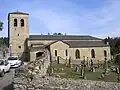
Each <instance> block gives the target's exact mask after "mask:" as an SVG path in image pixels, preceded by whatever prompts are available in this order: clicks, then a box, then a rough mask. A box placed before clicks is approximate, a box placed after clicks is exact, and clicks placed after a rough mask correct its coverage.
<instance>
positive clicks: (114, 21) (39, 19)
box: [0, 0, 120, 38]
mask: <svg viewBox="0 0 120 90" xmlns="http://www.w3.org/2000/svg"><path fill="white" fill-rule="evenodd" d="M1 3H2V4H1V5H0V20H2V21H3V22H4V29H3V31H2V32H0V37H1V36H7V30H8V27H7V14H8V13H9V12H14V11H23V12H28V13H29V14H30V15H29V32H30V34H47V33H51V34H52V33H54V32H61V33H63V34H64V33H66V34H77V35H92V36H97V37H101V38H103V37H107V36H111V37H116V36H120V34H119V33H120V11H119V8H120V0H1Z"/></svg>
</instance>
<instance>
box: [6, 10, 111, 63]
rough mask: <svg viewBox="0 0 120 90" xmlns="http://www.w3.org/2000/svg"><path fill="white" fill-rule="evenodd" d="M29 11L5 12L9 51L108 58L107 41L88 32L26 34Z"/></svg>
mask: <svg viewBox="0 0 120 90" xmlns="http://www.w3.org/2000/svg"><path fill="white" fill-rule="evenodd" d="M28 16H29V14H28V13H24V12H18V11H17V12H11V13H9V14H8V37H9V48H10V55H17V56H19V57H20V58H21V59H22V60H30V61H33V60H36V58H37V57H39V56H42V53H44V51H45V50H48V51H49V54H50V57H51V59H55V60H57V59H59V60H60V62H61V63H65V62H67V61H68V60H69V59H71V61H72V62H74V63H79V61H81V60H83V59H85V60H91V59H93V60H94V61H98V60H99V61H104V58H105V57H106V58H107V59H108V60H109V59H110V58H111V55H110V46H109V43H105V42H104V41H103V39H100V38H97V37H93V36H89V35H29V25H28Z"/></svg>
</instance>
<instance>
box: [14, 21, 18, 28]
mask: <svg viewBox="0 0 120 90" xmlns="http://www.w3.org/2000/svg"><path fill="white" fill-rule="evenodd" d="M14 26H15V27H17V19H14Z"/></svg>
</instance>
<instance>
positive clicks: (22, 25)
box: [20, 19, 24, 27]
mask: <svg viewBox="0 0 120 90" xmlns="http://www.w3.org/2000/svg"><path fill="white" fill-rule="evenodd" d="M20 22H21V27H24V20H23V19H21V20H20Z"/></svg>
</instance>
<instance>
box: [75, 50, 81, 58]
mask: <svg viewBox="0 0 120 90" xmlns="http://www.w3.org/2000/svg"><path fill="white" fill-rule="evenodd" d="M75 56H76V59H80V51H79V50H78V49H77V50H76V51H75Z"/></svg>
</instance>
